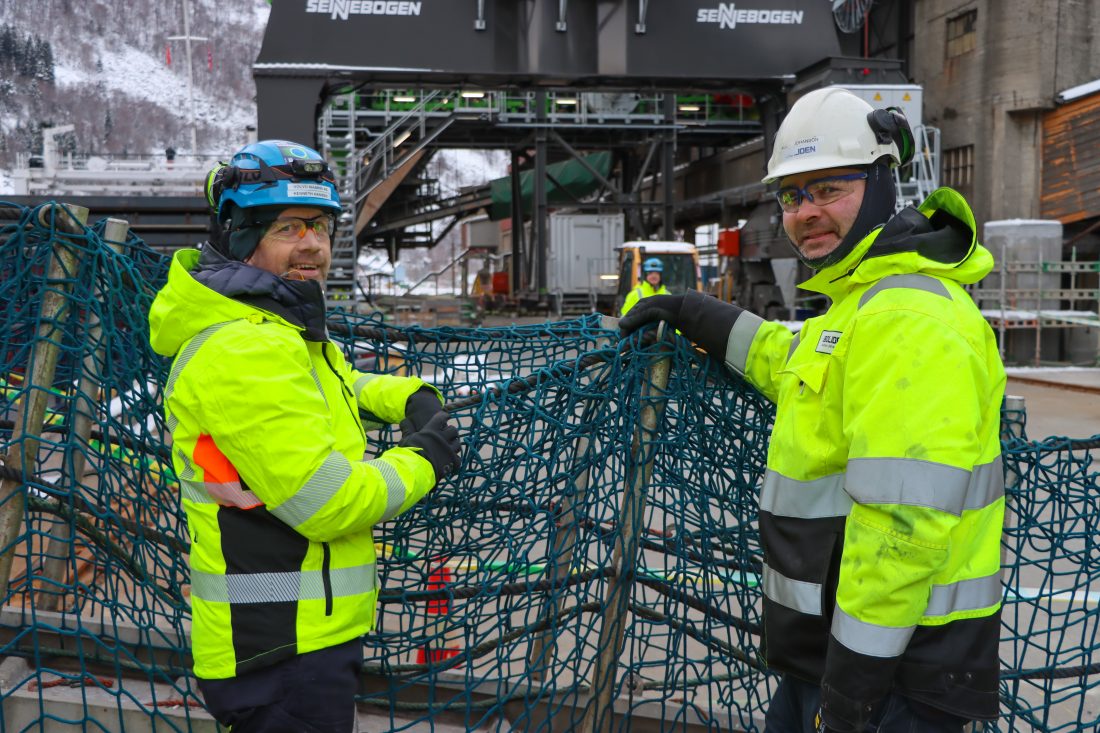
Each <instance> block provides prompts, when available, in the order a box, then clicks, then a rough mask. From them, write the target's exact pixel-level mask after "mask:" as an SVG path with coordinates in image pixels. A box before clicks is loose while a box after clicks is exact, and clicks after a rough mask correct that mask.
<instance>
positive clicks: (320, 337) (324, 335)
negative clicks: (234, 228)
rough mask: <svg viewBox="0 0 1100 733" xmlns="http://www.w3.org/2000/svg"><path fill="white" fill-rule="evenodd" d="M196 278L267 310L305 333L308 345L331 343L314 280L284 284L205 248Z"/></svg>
mask: <svg viewBox="0 0 1100 733" xmlns="http://www.w3.org/2000/svg"><path fill="white" fill-rule="evenodd" d="M191 275H192V277H194V278H195V280H196V281H198V282H200V283H202V284H203V285H205V286H206V287H208V288H210V289H211V290H213V291H214V292H216V293H220V294H221V295H224V296H225V297H227V298H232V299H234V300H237V301H239V302H241V303H244V304H246V305H250V306H253V307H256V308H260V309H263V310H265V311H268V312H270V313H274V314H275V315H277V316H280V317H282V318H284V319H286V320H287V321H288V322H289V323H291V324H293V325H295V326H298V327H299V328H301V329H303V331H302V338H304V339H305V340H306V341H327V340H328V329H327V327H326V325H325V296H324V291H323V290H321V285H320V284H319V283H317V282H314V281H312V280H304V281H299V280H284V279H283V278H281V277H278V276H277V275H274V274H272V273H270V272H268V271H266V270H261V269H260V268H258V267H253V266H252V265H247V264H245V263H244V262H240V261H238V260H231V259H228V258H227V257H225V256H224V255H223V254H221V253H220V252H218V251H217V250H216V249H214V248H213V247H203V249H202V254H201V255H200V257H199V262H198V265H197V266H196V267H195V269H194V270H192V271H191Z"/></svg>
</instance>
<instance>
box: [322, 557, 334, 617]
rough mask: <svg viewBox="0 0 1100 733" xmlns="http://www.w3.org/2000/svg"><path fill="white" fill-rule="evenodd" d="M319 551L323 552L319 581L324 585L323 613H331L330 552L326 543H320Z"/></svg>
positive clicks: (327, 614) (329, 614)
mask: <svg viewBox="0 0 1100 733" xmlns="http://www.w3.org/2000/svg"><path fill="white" fill-rule="evenodd" d="M321 551H322V553H323V555H322V558H321V582H322V583H323V584H324V586H325V615H326V616H331V615H332V575H331V574H330V568H329V563H330V561H331V560H332V556H331V553H330V552H329V549H328V543H327V542H322V543H321Z"/></svg>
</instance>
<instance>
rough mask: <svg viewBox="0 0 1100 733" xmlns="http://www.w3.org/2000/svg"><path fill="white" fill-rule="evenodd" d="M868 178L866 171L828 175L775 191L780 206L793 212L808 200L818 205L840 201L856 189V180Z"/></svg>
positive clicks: (788, 211)
mask: <svg viewBox="0 0 1100 733" xmlns="http://www.w3.org/2000/svg"><path fill="white" fill-rule="evenodd" d="M865 178H867V174H866V173H848V174H845V175H842V176H827V177H825V178H817V179H815V180H813V181H810V182H809V183H807V184H806V185H805V186H802V187H799V186H784V187H783V188H781V189H779V190H778V191H776V192H775V200H776V201H778V202H779V207H780V208H781V209H783V211H785V212H787V213H788V214H793V213H794V212H796V211H798V208H799V207H800V206H802V201H803V200H808V201H809V202H810V203H812V204H814V205H816V206H828V205H829V204H831V203H833V202H834V201H839V200H840V199H842V198H844V197H845V196H847V195H849V194H850V193H852V191H855V190H856V181H860V180H863V179H865Z"/></svg>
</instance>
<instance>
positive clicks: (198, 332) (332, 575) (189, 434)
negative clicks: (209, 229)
mask: <svg viewBox="0 0 1100 733" xmlns="http://www.w3.org/2000/svg"><path fill="white" fill-rule="evenodd" d="M197 259H198V253H197V252H196V251H195V250H182V251H180V252H177V253H176V255H175V257H174V259H173V262H172V265H171V270H170V272H169V278H168V284H167V285H166V286H165V287H164V289H162V290H161V292H160V293H159V294H158V295H157V298H156V300H155V301H154V303H153V306H152V309H151V311H150V324H151V327H152V328H151V340H152V343H153V346H154V348H155V349H156V350H157V352H158V353H161V354H164V355H168V356H173V355H174V356H175V361H174V362H173V365H172V370H171V374H170V377H169V380H168V384H167V386H166V389H165V395H164V406H165V413H166V415H167V419H168V426H169V429H170V430H171V432H172V456H173V464H174V467H175V470H176V473H177V475H178V477H179V480H180V490H181V496H182V505H183V507H184V509H185V510H186V512H187V524H188V532H189V534H190V536H191V557H190V563H191V568H192V574H191V582H192V586H191V601H192V631H191V636H192V652H193V656H194V660H195V674H196V675H197V676H198V677H201V678H207V679H220V678H226V677H233V676H237V675H240V674H243V673H245V672H248V671H249V670H252V669H256V668H259V667H264V666H268V665H270V664H274V663H276V662H278V661H281V660H283V659H286V658H289V657H292V656H294V655H295V654H301V653H305V652H309V651H313V650H316V649H321V648H325V647H329V646H333V645H335V644H339V643H342V642H345V641H348V640H349V639H353V638H355V637H357V636H360V635H362V634H364V633H366V632H367V631H369V630H370V629H371V628H373V626H374V616H375V604H376V601H377V596H378V573H377V567H376V557H375V547H374V539H373V536H372V533H371V527H372V526H373V525H375V524H377V523H379V522H383V521H386V520H388V519H391V518H393V517H395V516H397V515H398V514H400V513H401V512H403V511H405V510H406V509H408V508H409V507H411V506H412V505H413V504H415V503H416V502H417V501H418V500H419V499H420V498H421V497H422V496H423V495H424V494H426V493H427V492H428V491H429V490H430V489H431V487H432V486H433V485H434V483H435V475H434V472H433V469H432V467H431V464H430V463H429V462H428V461H427V460H426V459H425V458H423V457H421V456H420V455H419V454H418V453H417V452H416V451H413V450H411V449H407V448H393V449H390V450H388V451H386V452H385V453H383V454H381V456H379V457H377V458H374V459H372V460H363V454H364V451H365V450H366V445H367V444H366V438H365V433H364V429H363V425H362V423H361V421H360V418H359V407H360V406H362V407H363V408H365V409H366V410H368V411H370V412H371V413H373V414H374V415H376V416H378V417H379V418H380V419H382V420H386V421H388V422H398V421H400V420H401V419H403V417H404V411H405V402H406V400H407V399H408V397H409V395H411V394H412V393H413V392H415V391H416V390H418V389H419V388H420V387H421V386H423V385H424V383H423V382H422V381H421V380H419V379H415V378H406V377H395V376H386V375H374V374H364V373H361V372H356V371H354V370H352V369H350V368H349V367H348V365H347V363H346V361H345V360H344V357H343V354H342V353H341V352H340V350H339V349H337V348H336V347H335V346H334V345H333V344H332V343H331V342H328V341H325V342H312V341H306V340H304V339H303V338H302V337H301V333H300V331H301V329H300V328H298V327H295V326H293V325H292V324H290V323H289V322H287V321H286V320H284V319H283V318H281V317H280V316H278V315H274V314H272V313H269V312H267V311H264V310H261V309H259V308H256V307H252V306H249V305H246V304H244V303H241V302H239V301H237V300H234V299H231V298H227V297H225V296H223V295H221V294H219V293H217V292H215V291H213V290H211V289H209V288H207V287H205V286H204V285H202V284H201V283H199V282H197V281H195V280H194V279H193V277H192V275H191V273H190V270H191V269H192V268H193V267H194V266H195V264H196V261H197Z"/></svg>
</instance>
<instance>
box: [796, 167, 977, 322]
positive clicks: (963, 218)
mask: <svg viewBox="0 0 1100 733" xmlns="http://www.w3.org/2000/svg"><path fill="white" fill-rule="evenodd" d="M975 230H976V225H975V222H974V214H973V213H972V212H971V211H970V207H969V206H968V205H967V204H966V201H965V199H963V197H962V196H960V195H959V194H958V193H956V192H955V191H953V190H951V189H949V188H940V189H938V190H936V191H935V192H933V193H932V195H931V196H929V197H928V199H927V200H925V202H924V203H922V204H921V205H920V207H919V208H916V209H914V208H912V207H909V208H906V209H903V210H902V211H901V212H899V213H898V214H896V215H894V216H893V217H892V218H891V219H890V220H889V221H887V222H886V224H885V225H883V226H881V227H879V228H877V229H875V230H873V231H872V232H871V233H870V234H868V235H867V236H866V237H864V238H863V240H862V241H860V242H859V244H857V245H856V246H855V248H854V249H853V250H852V252H851V253H849V254H848V256H847V257H845V258H844V259H843V260H841V261H840V262H838V263H836V264H834V265H830V266H829V267H825V268H823V269H821V270H820V271H818V272H817V273H816V274H815V275H814V276H813V277H811V278H810V279H809V280H807V281H806V282H804V283H802V284H800V285H799V287H800V288H802V289H803V290H811V291H813V292H818V293H824V294H825V295H827V296H829V297H830V298H831V299H832V300H833V302H839V301H841V300H843V299H844V298H845V297H846V296H847V294H848V293H850V292H851V291H852V290H854V289H855V288H857V287H858V286H860V285H862V284H865V283H868V282H876V281H878V280H881V279H882V278H884V277H886V276H888V275H897V274H906V273H914V272H921V273H926V274H932V275H938V276H942V277H947V278H950V279H952V280H956V281H958V282H960V283H964V284H967V283H973V282H977V281H978V280H980V279H981V278H983V277H985V275H986V274H988V273H989V271H990V270H991V269H992V268H993V256H992V255H991V254H990V253H989V250H987V249H985V247H982V246H981V245H980V244H979V243H978V240H977V236H976V234H975Z"/></svg>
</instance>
